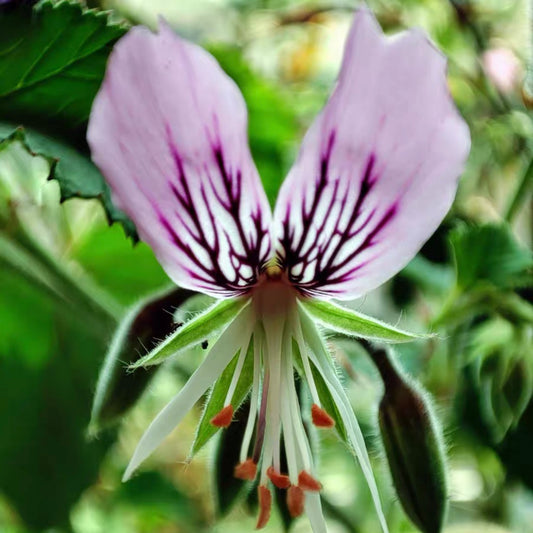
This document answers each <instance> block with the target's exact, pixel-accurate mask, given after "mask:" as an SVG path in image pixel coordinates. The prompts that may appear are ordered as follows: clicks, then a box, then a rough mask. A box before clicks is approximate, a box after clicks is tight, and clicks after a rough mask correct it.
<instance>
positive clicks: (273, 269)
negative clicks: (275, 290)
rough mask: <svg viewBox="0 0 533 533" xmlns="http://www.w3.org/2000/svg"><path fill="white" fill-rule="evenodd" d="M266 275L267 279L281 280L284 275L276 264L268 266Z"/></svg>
mask: <svg viewBox="0 0 533 533" xmlns="http://www.w3.org/2000/svg"><path fill="white" fill-rule="evenodd" d="M265 274H266V276H267V278H270V279H279V278H281V275H282V274H283V270H282V269H281V268H280V267H279V265H276V264H273V265H268V266H267V267H266V270H265Z"/></svg>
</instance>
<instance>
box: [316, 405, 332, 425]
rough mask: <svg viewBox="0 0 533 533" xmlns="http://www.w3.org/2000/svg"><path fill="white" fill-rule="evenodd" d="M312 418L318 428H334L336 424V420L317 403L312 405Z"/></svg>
mask: <svg viewBox="0 0 533 533" xmlns="http://www.w3.org/2000/svg"><path fill="white" fill-rule="evenodd" d="M311 418H312V419H313V424H314V425H315V426H316V427H317V428H332V427H333V426H334V425H335V420H333V418H331V416H329V415H328V413H326V411H324V409H322V407H319V406H318V405H317V404H316V403H314V404H313V405H312V406H311Z"/></svg>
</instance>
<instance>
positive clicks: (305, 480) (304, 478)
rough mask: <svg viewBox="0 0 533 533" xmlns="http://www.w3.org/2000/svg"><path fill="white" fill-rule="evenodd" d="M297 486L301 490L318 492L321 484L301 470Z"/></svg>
mask: <svg viewBox="0 0 533 533" xmlns="http://www.w3.org/2000/svg"><path fill="white" fill-rule="evenodd" d="M298 486H299V487H300V488H301V489H303V490H310V491H313V492H318V491H319V490H321V489H322V484H321V483H320V482H319V481H317V480H316V479H315V478H314V477H313V476H312V475H311V474H308V473H307V472H306V471H305V470H302V471H301V472H300V474H299V475H298Z"/></svg>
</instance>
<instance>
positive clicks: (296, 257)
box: [278, 131, 398, 295]
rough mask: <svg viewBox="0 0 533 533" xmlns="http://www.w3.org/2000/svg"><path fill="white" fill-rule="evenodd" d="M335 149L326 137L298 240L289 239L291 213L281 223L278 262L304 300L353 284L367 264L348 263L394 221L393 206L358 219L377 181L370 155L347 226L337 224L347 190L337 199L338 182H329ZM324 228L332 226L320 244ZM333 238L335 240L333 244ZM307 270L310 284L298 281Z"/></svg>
mask: <svg viewBox="0 0 533 533" xmlns="http://www.w3.org/2000/svg"><path fill="white" fill-rule="evenodd" d="M334 145H335V131H332V132H331V133H330V135H329V137H328V143H327V146H326V150H325V152H324V153H323V155H322V157H321V160H320V170H319V173H318V176H317V179H316V185H315V188H314V191H313V197H312V200H311V205H310V207H309V209H306V202H305V200H304V202H303V203H302V207H301V212H300V223H301V226H302V231H301V234H300V235H299V237H298V238H295V230H294V228H293V227H291V222H290V215H291V208H290V206H288V207H287V211H286V214H285V218H284V220H283V233H282V236H281V239H280V243H281V253H280V254H279V257H278V260H279V262H280V265H281V266H282V268H284V269H285V270H286V271H287V273H288V276H289V280H290V281H291V282H292V283H293V284H294V285H295V286H297V287H298V288H299V289H300V291H301V292H303V293H305V294H315V295H318V294H320V293H321V292H322V291H321V288H322V287H325V286H326V285H327V286H328V289H327V292H335V290H334V289H332V288H331V286H332V285H338V284H341V283H344V282H346V281H349V280H351V279H353V277H354V276H355V275H356V273H357V272H358V271H359V270H361V269H362V268H363V267H364V266H366V264H367V263H368V260H364V261H358V262H357V263H356V264H354V263H353V261H354V260H355V259H356V258H357V256H359V255H360V254H362V253H363V252H365V251H366V250H368V249H369V248H371V247H372V246H374V245H375V244H376V243H377V242H378V237H379V234H380V233H381V232H382V230H383V229H384V228H385V227H386V226H387V225H388V224H389V222H390V221H391V220H392V219H393V218H394V216H395V215H396V213H397V211H398V204H397V202H395V203H394V204H392V205H391V206H390V207H389V208H388V209H387V210H386V211H385V213H384V214H383V215H380V216H379V217H377V216H376V211H377V210H376V209H375V208H374V209H369V210H368V213H367V214H366V215H365V216H364V217H362V213H363V210H364V208H365V206H366V204H367V203H368V196H369V193H370V192H371V191H372V189H373V187H374V186H375V184H376V181H377V179H378V176H377V173H376V171H375V167H376V156H375V154H374V153H370V155H369V156H368V159H367V161H366V165H365V168H364V171H363V174H362V178H361V185H360V187H359V192H358V196H357V198H356V200H355V203H354V206H353V209H351V214H350V216H349V217H348V220H347V221H346V222H345V223H344V224H343V223H342V219H343V216H344V218H346V206H347V204H348V199H349V198H348V195H349V194H350V192H351V190H353V189H351V188H350V187H347V188H346V189H345V190H344V192H343V193H342V194H341V195H339V181H340V179H339V178H338V177H337V178H335V177H332V176H330V174H331V169H330V161H331V155H332V152H333V148H334ZM328 189H329V191H330V193H331V198H330V199H329V200H327V199H326V198H325V191H326V190H328ZM336 202H338V203H339V209H338V212H337V214H336V215H335V211H336V210H335V209H334V205H335V203H336ZM321 203H322V204H323V205H322V207H323V208H324V209H322V211H321V212H323V213H325V214H324V218H323V219H322V220H317V212H318V209H319V207H320V206H321ZM328 223H332V224H333V227H334V229H333V231H332V233H331V234H330V237H331V238H329V239H328V238H326V237H325V235H324V231H325V229H326V227H327V225H328ZM358 235H361V236H362V237H363V238H362V241H361V242H360V243H359V244H358V245H357V246H356V247H355V248H353V249H351V248H350V247H349V243H350V241H351V240H352V239H353V238H354V237H356V236H358ZM333 237H338V239H333ZM309 268H311V269H312V274H313V275H312V276H311V280H310V281H304V277H305V276H306V273H307V271H308V269H309Z"/></svg>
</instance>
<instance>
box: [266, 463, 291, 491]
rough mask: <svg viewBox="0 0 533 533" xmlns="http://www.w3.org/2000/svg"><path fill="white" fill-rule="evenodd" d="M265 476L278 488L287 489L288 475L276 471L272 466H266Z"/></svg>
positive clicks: (288, 484) (289, 482) (288, 483)
mask: <svg viewBox="0 0 533 533" xmlns="http://www.w3.org/2000/svg"><path fill="white" fill-rule="evenodd" d="M267 476H268V477H269V478H270V481H272V483H273V484H274V485H275V486H276V487H278V489H288V488H289V486H290V484H291V481H290V479H289V476H287V475H285V474H280V473H279V472H276V470H274V467H273V466H269V467H268V470H267Z"/></svg>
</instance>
